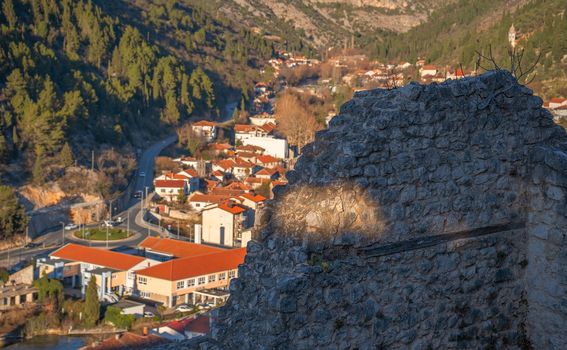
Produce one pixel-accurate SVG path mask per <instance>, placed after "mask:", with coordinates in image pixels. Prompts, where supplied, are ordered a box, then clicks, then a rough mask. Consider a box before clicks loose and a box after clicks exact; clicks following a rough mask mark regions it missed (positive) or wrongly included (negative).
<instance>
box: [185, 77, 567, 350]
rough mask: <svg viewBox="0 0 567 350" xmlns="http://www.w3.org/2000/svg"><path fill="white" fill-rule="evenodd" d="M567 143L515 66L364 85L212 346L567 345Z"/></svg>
mask: <svg viewBox="0 0 567 350" xmlns="http://www.w3.org/2000/svg"><path fill="white" fill-rule="evenodd" d="M566 141H567V133H566V132H565V130H563V129H562V128H561V127H559V126H558V125H556V124H554V123H553V119H552V116H551V115H550V113H549V112H548V111H546V110H545V109H543V108H542V100H541V98H539V97H536V96H534V95H533V94H532V91H531V90H530V89H528V88H526V87H524V86H522V85H519V84H518V83H517V82H516V80H515V79H514V78H513V77H512V76H511V75H510V74H508V73H506V72H504V71H494V72H490V73H487V74H484V75H481V76H479V77H475V78H465V79H461V80H457V81H448V82H446V83H443V84H433V85H428V86H421V85H418V84H410V85H408V86H406V87H403V88H400V89H396V90H391V91H388V90H373V91H365V92H361V93H357V94H356V95H355V97H354V98H353V99H352V100H351V101H349V102H347V103H346V104H345V105H343V108H342V110H341V113H340V114H339V115H338V116H337V117H335V118H334V119H333V120H332V121H331V123H330V127H329V129H328V130H325V131H322V132H320V133H319V134H318V135H317V138H316V140H315V142H313V143H312V144H311V145H308V146H306V147H305V148H304V155H303V156H302V157H301V158H300V160H299V161H298V163H297V166H296V169H295V172H292V173H290V174H289V177H288V179H289V182H290V185H289V186H287V187H286V188H284V189H282V190H281V191H280V192H278V193H276V198H275V200H274V201H273V202H272V203H271V204H270V205H269V206H268V208H267V210H266V211H265V212H264V214H263V215H261V216H260V218H259V219H258V222H257V223H258V230H257V232H256V235H255V238H256V241H253V242H250V243H249V245H248V254H247V256H246V261H245V263H244V264H243V265H241V266H240V268H239V277H238V279H237V280H234V281H233V282H232V283H231V286H230V291H231V297H230V299H229V300H228V302H227V304H226V305H225V306H224V307H223V308H221V309H220V310H219V315H218V317H217V318H216V321H215V325H214V327H213V332H212V337H213V338H214V339H213V340H211V341H209V343H210V344H211V345H213V348H221V349H225V348H226V349H232V348H240V349H258V348H270V349H287V348H296V349H313V348H341V349H342V348H358V349H376V348H381V349H448V348H450V349H473V348H482V349H491V348H492V349H530V348H534V349H564V348H565V347H566V346H567V336H566V334H565V332H564V325H565V323H566V322H567V308H566V307H565V305H564V304H565V303H564V295H565V293H566V292H567V283H566V282H565V281H566V280H567V279H566V277H567V274H566V273H565V272H564V269H563V266H564V265H565V264H566V263H567V241H566V239H565V234H564V225H565V224H567V215H566V214H565V197H566V195H567V146H566V144H567V143H566ZM307 213H308V214H307ZM306 214H307V215H306ZM176 346H177V345H176ZM191 346H193V345H191Z"/></svg>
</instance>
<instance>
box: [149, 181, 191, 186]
mask: <svg viewBox="0 0 567 350" xmlns="http://www.w3.org/2000/svg"><path fill="white" fill-rule="evenodd" d="M154 186H155V187H165V188H183V187H185V180H155V183H154Z"/></svg>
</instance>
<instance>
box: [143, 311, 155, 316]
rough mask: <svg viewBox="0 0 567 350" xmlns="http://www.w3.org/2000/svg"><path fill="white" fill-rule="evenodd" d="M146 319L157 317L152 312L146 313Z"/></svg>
mask: <svg viewBox="0 0 567 350" xmlns="http://www.w3.org/2000/svg"><path fill="white" fill-rule="evenodd" d="M144 317H155V315H154V313H153V312H151V311H146V312H144Z"/></svg>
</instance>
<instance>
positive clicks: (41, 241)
mask: <svg viewBox="0 0 567 350" xmlns="http://www.w3.org/2000/svg"><path fill="white" fill-rule="evenodd" d="M176 139H177V136H171V137H168V138H167V139H165V140H162V141H160V142H157V143H155V144H154V145H152V146H151V147H150V148H148V149H146V150H145V151H144V153H143V154H142V156H141V157H140V160H139V162H138V170H137V171H136V180H135V181H136V182H135V185H134V192H136V191H144V196H145V191H146V187H147V188H148V189H147V191H148V194H150V193H151V192H152V191H153V188H152V180H153V177H154V176H153V174H154V159H155V157H156V156H157V155H158V154H159V153H160V152H161V151H162V150H163V149H164V148H166V147H167V146H169V145H170V144H172V143H173V142H175V140H176ZM142 172H144V173H145V176H140V173H142ZM140 204H141V200H140V199H136V198H132V199H131V200H130V202H129V203H128V205H127V209H125V210H124V211H122V212H120V213H117V214H116V216H120V217H124V218H126V217H127V219H126V220H125V222H124V223H123V224H122V225H121V227H122V228H124V229H126V228H127V227H128V221H129V228H130V230H131V231H132V232H134V233H135V234H134V237H132V238H130V239H128V240H126V241H119V242H109V244H108V247H109V248H110V249H112V248H116V247H119V246H122V245H125V244H127V245H132V246H133V245H137V244H138V243H139V242H141V241H142V240H143V239H144V238H146V237H147V236H148V229H147V226H146V225H145V224H144V223H143V222H142V221H141V220H140V218H138V220H137V221H136V216H138V214H139V212H140ZM97 226H98V225H89V226H87V228H88V227H97ZM150 232H151V234H152V235H154V236H155V235H158V230H155V229H153V227H151V228H150ZM72 234H73V232H70V231H62V230H61V229H58V230H54V231H50V232H47V233H45V234H43V235H41V236H39V237H37V238H36V239H34V240H33V243H35V244H38V245H39V246H38V247H36V248H16V249H11V250H9V251H2V252H0V266H8V265H13V264H15V263H18V262H19V261H23V260H29V259H31V258H33V257H37V256H40V255H46V254H48V253H50V252H51V251H53V250H55V249H56V248H57V247H60V246H61V242H62V238H63V236H65V243H68V242H70V241H72V242H73V243H79V244H85V245H87V244H89V245H92V246H98V247H106V242H96V243H95V242H92V243H89V242H85V241H81V240H77V239H74V238H73V236H72Z"/></svg>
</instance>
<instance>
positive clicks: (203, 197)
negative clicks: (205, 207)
mask: <svg viewBox="0 0 567 350" xmlns="http://www.w3.org/2000/svg"><path fill="white" fill-rule="evenodd" d="M229 198H230V196H228V195H226V194H201V193H196V194H194V195H192V196H191V197H189V202H193V203H197V202H198V203H220V202H222V201H224V200H226V199H229Z"/></svg>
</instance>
